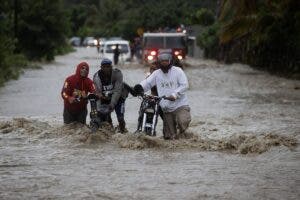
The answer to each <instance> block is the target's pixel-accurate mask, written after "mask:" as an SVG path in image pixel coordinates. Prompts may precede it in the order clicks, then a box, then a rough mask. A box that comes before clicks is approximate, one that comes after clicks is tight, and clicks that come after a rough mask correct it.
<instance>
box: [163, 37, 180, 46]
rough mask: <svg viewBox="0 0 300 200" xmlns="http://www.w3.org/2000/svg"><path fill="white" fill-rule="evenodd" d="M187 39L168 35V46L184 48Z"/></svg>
mask: <svg viewBox="0 0 300 200" xmlns="http://www.w3.org/2000/svg"><path fill="white" fill-rule="evenodd" d="M184 47H185V41H184V38H183V37H166V48H184Z"/></svg>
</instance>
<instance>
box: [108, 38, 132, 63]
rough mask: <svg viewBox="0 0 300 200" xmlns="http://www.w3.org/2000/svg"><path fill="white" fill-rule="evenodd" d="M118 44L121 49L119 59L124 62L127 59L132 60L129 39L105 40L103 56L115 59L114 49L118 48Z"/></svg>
mask: <svg viewBox="0 0 300 200" xmlns="http://www.w3.org/2000/svg"><path fill="white" fill-rule="evenodd" d="M117 44H118V45H119V50H120V56H119V61H120V62H121V63H123V62H125V61H130V59H131V51H130V46H129V41H127V40H108V41H105V42H104V47H103V57H104V58H108V59H110V60H113V59H114V49H115V48H116V45H117Z"/></svg>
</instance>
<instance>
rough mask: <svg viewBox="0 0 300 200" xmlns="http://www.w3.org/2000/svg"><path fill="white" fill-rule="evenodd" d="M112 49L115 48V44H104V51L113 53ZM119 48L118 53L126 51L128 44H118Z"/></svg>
mask: <svg viewBox="0 0 300 200" xmlns="http://www.w3.org/2000/svg"><path fill="white" fill-rule="evenodd" d="M114 49H116V45H115V44H108V45H107V46H106V50H105V52H106V53H113V52H114ZM119 50H120V53H128V45H126V44H119Z"/></svg>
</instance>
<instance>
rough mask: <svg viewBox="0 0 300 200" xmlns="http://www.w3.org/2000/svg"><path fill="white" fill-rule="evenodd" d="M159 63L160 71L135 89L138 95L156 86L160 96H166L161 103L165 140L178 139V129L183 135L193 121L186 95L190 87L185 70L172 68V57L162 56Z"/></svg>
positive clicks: (168, 55)
mask: <svg viewBox="0 0 300 200" xmlns="http://www.w3.org/2000/svg"><path fill="white" fill-rule="evenodd" d="M158 62H159V67H160V69H158V70H156V71H154V72H153V73H152V74H151V75H150V76H149V77H147V78H146V79H145V80H143V81H142V82H141V83H140V84H138V85H136V86H135V88H134V89H135V91H136V93H143V92H144V91H145V92H147V91H149V90H150V89H151V88H152V87H154V86H156V88H157V93H158V96H165V99H162V100H161V101H160V106H161V108H162V111H163V121H164V123H163V133H164V138H165V139H176V138H177V128H178V129H179V133H180V134H182V133H184V132H185V130H186V129H187V128H188V126H189V123H190V121H191V114H190V107H189V104H188V99H187V96H186V94H185V91H186V90H187V89H188V87H189V85H188V81H187V78H186V75H185V73H184V72H183V70H182V69H181V68H179V67H176V66H172V55H170V54H160V55H159V56H158Z"/></svg>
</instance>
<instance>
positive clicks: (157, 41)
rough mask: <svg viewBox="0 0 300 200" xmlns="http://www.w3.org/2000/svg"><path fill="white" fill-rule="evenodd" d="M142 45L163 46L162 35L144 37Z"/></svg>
mask: <svg viewBox="0 0 300 200" xmlns="http://www.w3.org/2000/svg"><path fill="white" fill-rule="evenodd" d="M144 46H145V47H146V48H163V47H164V38H163V37H145V40H144Z"/></svg>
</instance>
